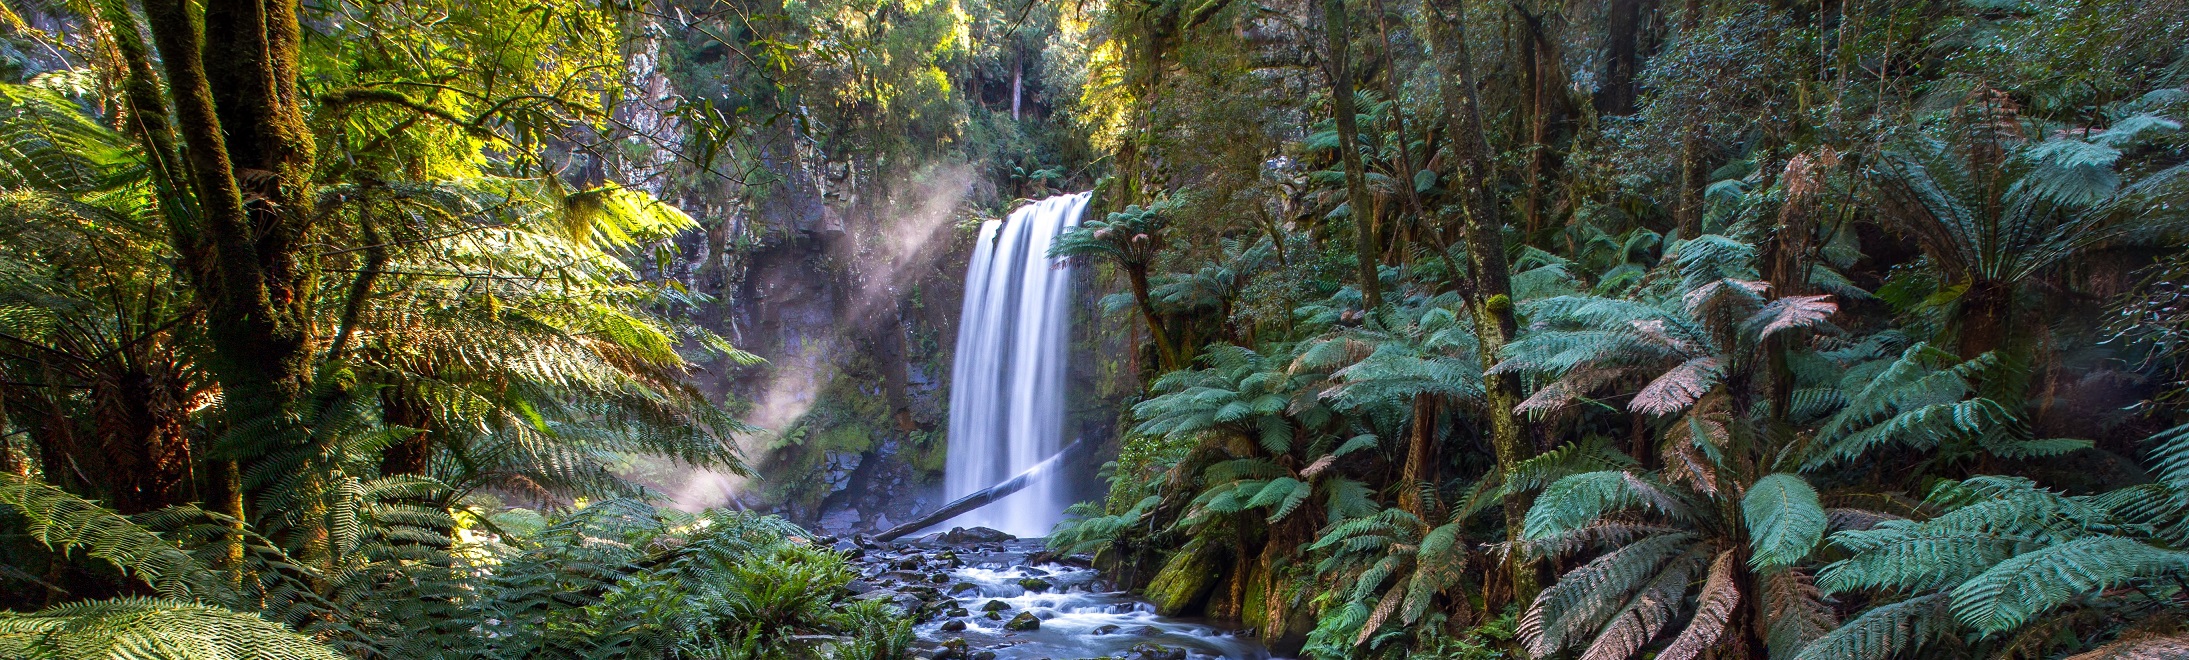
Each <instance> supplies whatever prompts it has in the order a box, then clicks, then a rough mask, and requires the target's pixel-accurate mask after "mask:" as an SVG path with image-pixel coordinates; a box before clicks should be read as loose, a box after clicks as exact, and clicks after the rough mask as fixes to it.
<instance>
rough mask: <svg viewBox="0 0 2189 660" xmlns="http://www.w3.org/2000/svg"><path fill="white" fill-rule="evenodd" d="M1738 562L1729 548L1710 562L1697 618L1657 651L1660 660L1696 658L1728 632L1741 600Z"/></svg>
mask: <svg viewBox="0 0 2189 660" xmlns="http://www.w3.org/2000/svg"><path fill="white" fill-rule="evenodd" d="M1737 561H1738V560H1736V559H1734V558H1733V552H1732V551H1730V550H1729V551H1726V552H1721V553H1718V558H1717V559H1714V560H1712V561H1711V562H1710V574H1709V577H1706V578H1704V579H1703V586H1702V591H1701V592H1699V593H1700V594H1701V595H1700V596H1699V597H1698V598H1697V599H1696V603H1695V616H1694V618H1692V619H1690V620H1689V621H1688V623H1687V627H1686V628H1683V629H1681V630H1680V635H1679V636H1678V637H1674V638H1673V639H1672V643H1671V645H1669V646H1666V647H1665V650H1664V651H1662V652H1660V653H1658V654H1657V658H1658V660H1694V658H1697V657H1701V655H1702V653H1703V652H1704V651H1707V650H1710V648H1711V647H1712V645H1714V644H1716V643H1717V642H1718V637H1719V636H1720V635H1723V634H1725V625H1726V623H1727V622H1729V621H1731V620H1732V619H1733V612H1734V609H1735V608H1738V607H1740V603H1741V592H1740V586H1739V585H1737V584H1735V583H1734V581H1733V571H1734V570H1735V565H1736V563H1737Z"/></svg>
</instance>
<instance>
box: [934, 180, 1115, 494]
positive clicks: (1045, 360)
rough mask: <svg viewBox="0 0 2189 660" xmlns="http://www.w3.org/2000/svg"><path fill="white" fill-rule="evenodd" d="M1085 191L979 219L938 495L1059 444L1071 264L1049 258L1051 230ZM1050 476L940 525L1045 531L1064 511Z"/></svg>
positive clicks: (1005, 474)
mask: <svg viewBox="0 0 2189 660" xmlns="http://www.w3.org/2000/svg"><path fill="white" fill-rule="evenodd" d="M1087 197H1088V195H1087V193H1080V194H1077V195H1064V196H1060V197H1051V198H1048V199H1044V200H1041V201H1039V202H1035V203H1033V204H1031V205H1028V206H1025V207H1023V208H1020V209H1019V210H1017V211H1014V212H1012V213H1011V217H1010V219H1009V220H1006V221H996V220H990V221H988V222H987V223H986V224H983V225H981V229H980V243H979V245H978V246H976V247H975V248H974V250H973V259H972V261H971V263H969V264H968V265H967V267H966V273H965V311H964V314H963V315H961V316H959V317H958V318H959V320H958V348H957V358H956V360H955V361H954V362H953V363H952V364H951V375H950V454H949V460H948V462H947V463H946V464H945V466H944V471H943V490H944V491H945V493H944V496H945V497H946V498H947V499H957V498H959V497H964V496H966V495H970V494H972V493H973V492H975V491H978V490H980V489H983V488H987V487H989V486H993V485H995V484H996V483H997V482H1000V481H1003V480H1005V479H1009V478H1011V477H1012V476H1013V475H1016V474H1018V473H1020V472H1023V471H1025V470H1027V469H1030V468H1032V467H1034V465H1036V464H1038V463H1040V462H1041V461H1042V460H1043V459H1046V458H1049V457H1050V456H1052V455H1055V454H1056V453H1057V452H1058V451H1060V450H1062V449H1063V448H1064V445H1065V444H1066V442H1067V441H1066V439H1065V438H1064V437H1063V436H1064V359H1065V358H1064V356H1065V352H1064V348H1065V343H1066V342H1068V341H1070V339H1071V334H1070V332H1069V326H1070V324H1071V320H1072V319H1071V307H1070V305H1069V304H1068V302H1069V300H1068V299H1069V298H1070V297H1071V268H1070V266H1069V264H1068V263H1067V262H1064V261H1062V260H1054V259H1050V258H1049V257H1048V254H1049V245H1050V243H1052V242H1054V240H1055V239H1056V236H1057V235H1058V234H1061V233H1063V232H1064V231H1065V230H1068V229H1071V228H1073V227H1077V226H1079V214H1080V211H1082V210H1084V209H1085V208H1086V206H1087ZM1065 505H1066V502H1065V501H1064V489H1063V487H1062V485H1061V484H1059V483H1058V480H1057V479H1054V478H1046V479H1036V480H1034V482H1033V483H1030V484H1028V485H1027V486H1026V489H1025V490H1021V491H1019V492H1018V493H1016V494H1013V495H1011V496H1010V497H1006V498H1004V499H1002V500H999V501H997V502H995V503H992V504H989V505H988V506H985V507H981V508H980V509H976V510H974V511H972V512H969V513H966V514H965V515H961V516H958V517H957V518H956V519H953V520H952V521H950V522H949V523H948V525H949V526H956V527H971V526H975V525H979V526H986V527H992V528H995V529H999V530H1003V531H1005V532H1009V533H1011V534H1013V535H1016V536H1021V537H1031V536H1047V535H1048V534H1049V529H1050V528H1051V527H1054V526H1056V523H1057V521H1058V520H1061V519H1062V518H1063V515H1064V507H1065Z"/></svg>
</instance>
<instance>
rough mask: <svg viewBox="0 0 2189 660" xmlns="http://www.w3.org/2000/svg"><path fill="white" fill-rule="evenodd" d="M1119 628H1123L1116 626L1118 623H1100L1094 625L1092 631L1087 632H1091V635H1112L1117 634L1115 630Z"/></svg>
mask: <svg viewBox="0 0 2189 660" xmlns="http://www.w3.org/2000/svg"><path fill="white" fill-rule="evenodd" d="M1119 630H1124V628H1120V627H1118V625H1117V624H1114V623H1105V624H1102V625H1100V626H1096V627H1095V629H1094V630H1092V631H1089V632H1088V634H1091V635H1114V634H1117V631H1119Z"/></svg>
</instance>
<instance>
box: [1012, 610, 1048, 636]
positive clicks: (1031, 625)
mask: <svg viewBox="0 0 2189 660" xmlns="http://www.w3.org/2000/svg"><path fill="white" fill-rule="evenodd" d="M1039 628H1041V617H1037V616H1034V613H1033V612H1020V613H1018V616H1015V617H1011V620H1010V621H1006V622H1004V624H1003V629H1004V630H1010V631H1013V632H1022V631H1027V630H1036V629H1039Z"/></svg>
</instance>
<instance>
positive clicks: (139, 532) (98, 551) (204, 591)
mask: <svg viewBox="0 0 2189 660" xmlns="http://www.w3.org/2000/svg"><path fill="white" fill-rule="evenodd" d="M0 504H6V505H8V506H9V507H12V508H13V509H14V510H15V512H16V513H18V514H20V515H22V516H23V517H24V518H25V519H26V520H27V521H28V522H29V525H28V530H27V531H28V532H29V534H30V537H31V538H34V539H37V540H38V541H39V542H40V543H43V544H45V545H46V547H49V548H52V549H55V550H59V551H64V552H65V551H71V550H81V551H83V552H84V553H85V554H87V555H90V556H92V557H96V558H99V559H103V560H106V561H107V562H109V563H112V564H113V565H114V566H115V567H116V568H120V569H121V570H122V572H123V573H125V574H127V575H129V576H131V577H134V578H137V579H138V580H141V581H143V582H144V583H145V584H148V585H151V586H152V588H153V589H155V590H157V591H158V592H159V593H160V594H161V595H163V596H166V597H169V598H174V599H179V600H186V601H187V600H210V601H213V602H225V600H226V599H227V598H228V597H229V593H228V590H227V589H226V588H225V587H224V586H223V585H222V584H221V581H220V578H219V576H218V574H217V573H215V572H213V570H212V569H210V568H208V567H207V566H205V565H204V564H202V563H200V562H199V561H198V560H197V558H196V557H193V556H191V555H190V553H188V552H184V551H183V549H182V548H180V547H177V546H176V545H175V544H174V543H172V542H170V541H168V540H167V539H164V538H160V536H159V535H158V534H154V533H152V532H151V531H150V530H147V529H145V528H143V527H140V526H138V525H137V523H135V522H133V521H131V520H130V519H129V518H127V517H124V516H122V515H121V514H117V513H114V512H113V511H111V510H108V509H107V508H106V507H103V506H100V505H99V504H98V503H96V502H92V501H90V500H86V499H83V498H80V497H77V496H75V495H74V494H71V493H69V492H68V491H64V490H61V489H60V488H56V487H54V486H51V485H48V484H46V483H44V482H41V481H38V480H36V479H32V478H30V477H25V476H21V475H15V474H6V473H0Z"/></svg>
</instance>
